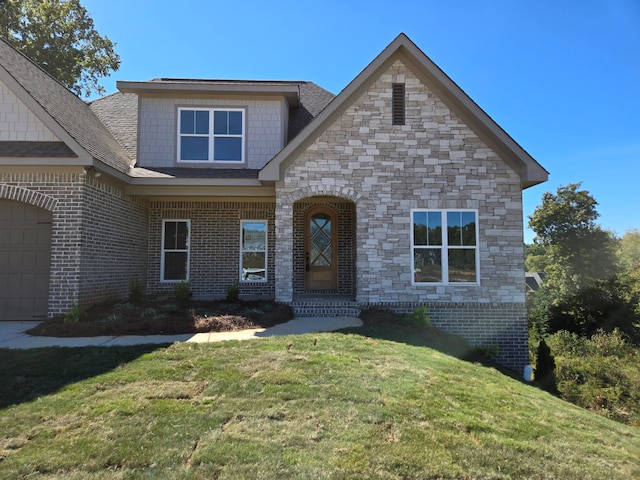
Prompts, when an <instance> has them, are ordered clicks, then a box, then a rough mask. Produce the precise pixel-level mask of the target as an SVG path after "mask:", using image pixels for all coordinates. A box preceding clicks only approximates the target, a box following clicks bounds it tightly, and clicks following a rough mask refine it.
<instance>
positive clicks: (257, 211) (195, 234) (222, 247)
mask: <svg viewBox="0 0 640 480" xmlns="http://www.w3.org/2000/svg"><path fill="white" fill-rule="evenodd" d="M171 219H176V220H177V219H180V220H189V221H190V222H191V231H190V235H191V238H190V261H189V269H190V275H189V280H190V282H191V290H192V293H193V295H194V297H198V298H224V297H225V296H226V294H227V287H228V286H229V285H232V284H234V283H236V282H238V281H239V279H240V222H241V220H267V281H266V282H264V283H261V282H241V283H240V295H243V296H256V297H269V298H273V297H274V291H275V289H274V285H275V278H274V271H275V268H274V266H275V255H274V248H275V245H276V240H275V230H276V229H275V204H274V203H273V202H256V201H235V202H233V201H216V200H206V201H175V200H170V199H167V200H158V201H153V202H151V204H150V215H149V233H150V234H149V273H148V276H147V287H148V291H149V293H171V292H173V286H174V284H173V283H168V282H161V281H160V264H161V254H162V221H163V220H171Z"/></svg>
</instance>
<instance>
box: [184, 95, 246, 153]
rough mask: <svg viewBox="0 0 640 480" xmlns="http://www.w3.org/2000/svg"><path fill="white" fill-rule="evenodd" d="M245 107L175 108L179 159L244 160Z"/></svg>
mask: <svg viewBox="0 0 640 480" xmlns="http://www.w3.org/2000/svg"><path fill="white" fill-rule="evenodd" d="M245 113H246V112H245V109H243V108H194V107H180V108H178V162H199V163H200V162H217V163H243V162H244V157H245V153H244V150H245V123H246V120H245V116H246V115H245Z"/></svg>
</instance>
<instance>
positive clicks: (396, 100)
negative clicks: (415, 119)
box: [391, 83, 404, 125]
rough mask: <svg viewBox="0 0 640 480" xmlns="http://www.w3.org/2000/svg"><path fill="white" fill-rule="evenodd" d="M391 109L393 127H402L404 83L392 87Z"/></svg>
mask: <svg viewBox="0 0 640 480" xmlns="http://www.w3.org/2000/svg"><path fill="white" fill-rule="evenodd" d="M391 109H392V123H393V125H404V83H394V84H393V85H392V97H391Z"/></svg>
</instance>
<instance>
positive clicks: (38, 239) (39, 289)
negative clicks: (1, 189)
mask: <svg viewBox="0 0 640 480" xmlns="http://www.w3.org/2000/svg"><path fill="white" fill-rule="evenodd" d="M50 263H51V213H50V212H48V211H46V210H43V209H41V208H38V207H34V206H31V205H26V204H24V203H19V202H13V201H9V200H0V320H34V319H39V318H45V317H46V316H47V301H48V297H49V264H50Z"/></svg>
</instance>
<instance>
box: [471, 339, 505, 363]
mask: <svg viewBox="0 0 640 480" xmlns="http://www.w3.org/2000/svg"><path fill="white" fill-rule="evenodd" d="M476 351H477V352H478V354H480V356H481V357H483V358H486V359H488V360H491V359H492V358H494V357H497V356H498V355H499V354H500V345H497V344H495V343H493V344H491V345H481V346H479V347H477V348H476Z"/></svg>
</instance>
